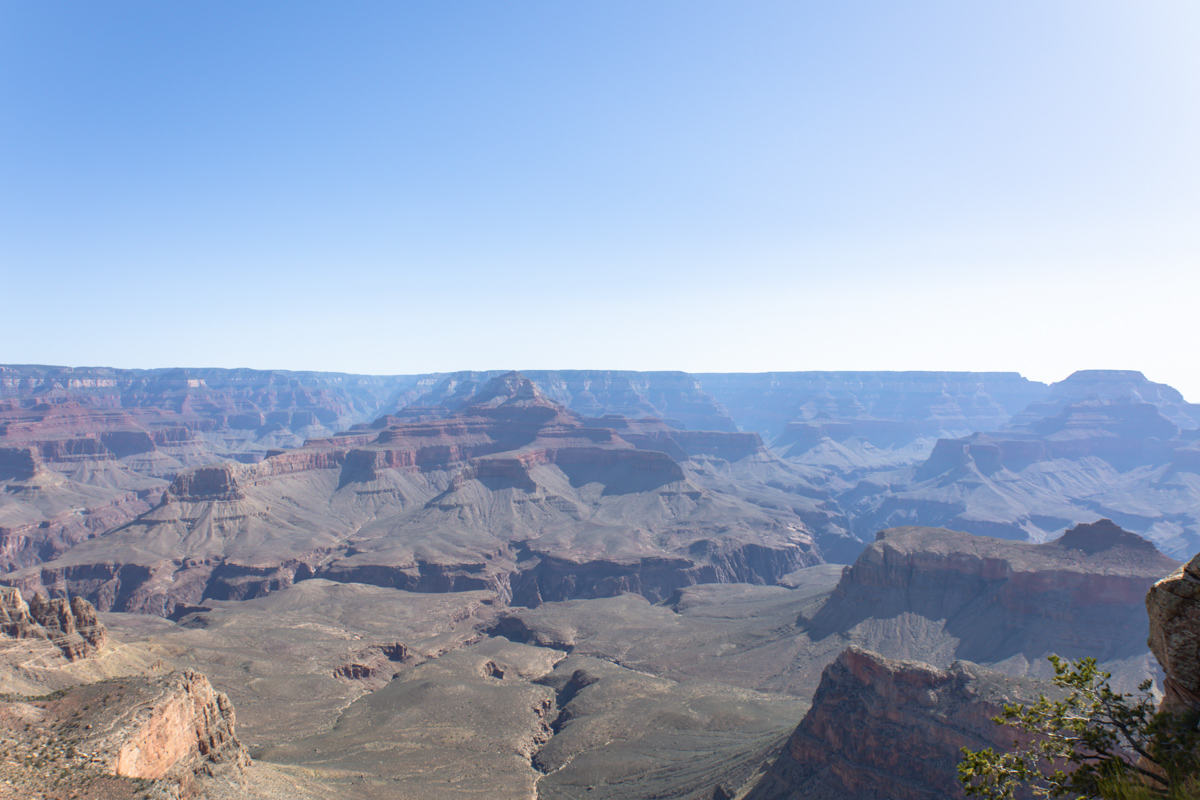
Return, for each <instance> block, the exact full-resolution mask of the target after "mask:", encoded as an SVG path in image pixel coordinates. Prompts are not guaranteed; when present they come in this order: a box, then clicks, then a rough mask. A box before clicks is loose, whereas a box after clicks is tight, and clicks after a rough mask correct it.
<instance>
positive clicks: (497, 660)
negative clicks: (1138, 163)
mask: <svg viewBox="0 0 1200 800" xmlns="http://www.w3.org/2000/svg"><path fill="white" fill-rule="evenodd" d="M1197 448H1200V410H1198V407H1197V406H1194V405H1192V404H1189V403H1186V402H1185V401H1184V400H1183V398H1182V397H1181V396H1180V395H1179V393H1178V392H1175V391H1174V390H1173V389H1171V388H1170V387H1167V386H1164V385H1162V384H1155V383H1153V382H1151V381H1148V380H1147V379H1146V378H1145V377H1144V376H1142V375H1141V374H1140V373H1135V372H1127V371H1085V372H1080V373H1076V374H1074V375H1072V376H1070V377H1069V378H1068V379H1066V380H1064V381H1061V382H1059V383H1056V384H1053V385H1049V386H1047V385H1045V384H1040V383H1037V382H1034V381H1029V380H1026V379H1024V378H1022V377H1021V376H1019V375H1016V374H1013V373H864V372H841V373H832V372H826V373H763V374H753V375H752V374H745V375H737V374H729V375H689V374H687V373H681V372H655V373H634V372H615V371H588V370H577V371H565V370H564V371H523V372H520V373H515V372H507V371H492V372H459V373H441V374H430V375H414V376H354V375H340V374H333V373H286V372H264V371H252V370H217V369H207V370H117V369H107V368H94V369H92V368H65V367H31V366H6V367H0V558H3V568H2V570H0V692H4V693H6V698H8V699H6V700H5V701H4V702H5V703H6V704H8V705H6V706H5V708H6V709H7V710H6V711H5V712H4V713H8V714H10V716H9V717H5V718H4V719H9V720H10V721H11V722H12V724H11V725H8V727H5V728H3V730H4V731H6V733H5V734H4V735H6V736H11V737H12V741H13V742H16V743H18V744H19V746H20V747H22V748H25V749H24V750H22V752H27V753H30V754H32V753H34V752H35V750H36V751H37V752H42V751H45V752H46V753H47V754H48V755H47V756H46V757H47V758H49V757H50V755H53V757H54V758H55V759H60V760H62V759H66V760H65V761H62V762H61V763H63V764H64V768H70V769H74V768H76V766H79V768H83V767H82V766H80V765H76V766H71V765H73V764H76V762H75V761H71V759H72V758H74V756H68V755H67V751H66V749H65V747H63V748H59V749H54V748H50V749H47V748H48V747H49V745H48V744H47V742H49V741H50V740H51V739H54V738H55V737H59V738H61V737H67V736H68V733H67V732H68V727H69V726H70V725H73V724H74V723H81V724H78V725H75V726H74V727H71V728H70V731H72V732H71V733H70V735H71V736H75V732H74V731H75V730H76V728H82V730H84V731H87V730H88V729H87V728H86V727H83V726H84V725H87V724H91V725H92V726H93V728H92V730H96V729H97V724H98V723H97V722H91V723H87V722H84V721H83V720H84V717H85V716H86V715H87V714H91V713H93V709H94V708H96V707H97V702H96V700H97V699H98V698H105V697H116V696H117V695H114V691H115V690H113V688H112V687H113V686H114V685H119V686H122V687H124V688H123V689H122V690H121V691H122V692H123V694H121V695H120V698H121V699H120V702H119V703H116V702H113V703H110V704H108V705H106V704H105V703H103V702H101V703H99V708H109V707H110V706H111V709H110V710H111V713H112V714H115V715H117V716H112V717H103V718H100V717H97V718H96V719H97V720H102V721H101V722H100V723H99V724H102V725H103V726H104V727H105V729H106V730H107V729H112V730H116V729H118V728H119V729H120V730H121V731H123V732H124V733H122V734H121V736H122V737H123V738H120V739H119V740H118V739H112V740H111V741H109V740H106V741H107V742H108V743H107V744H104V745H103V746H101V744H99V743H97V742H96V741H93V740H92V739H88V738H86V737H84V738H81V739H79V740H78V742H77V743H76V750H77V751H86V752H88V753H89V754H90V755H89V758H92V759H94V760H93V761H89V762H88V764H90V765H91V766H87V767H86V768H87V769H89V770H91V772H89V773H88V774H89V775H92V776H93V778H94V779H95V780H98V781H101V783H100V784H97V785H98V786H99V785H104V786H107V787H108V788H107V789H105V791H108V790H109V789H111V790H112V793H113V794H112V796H124V795H121V794H120V792H121V791H124V789H121V788H120V786H124V785H125V784H120V781H121V780H130V781H133V780H137V779H140V780H142V781H148V782H150V783H152V784H153V785H154V787H156V788H155V789H154V791H156V792H162V793H165V794H164V796H180V797H184V796H188V797H190V796H196V797H200V796H208V797H213V798H221V797H226V796H228V797H243V796H244V797H262V798H274V797H300V798H306V797H333V796H337V797H340V798H347V800H353V799H354V798H359V797H361V798H377V797H397V798H400V797H405V798H412V797H429V798H452V797H463V798H466V797H478V796H480V795H487V796H490V797H493V796H494V797H512V798H527V797H528V798H540V799H542V800H544V798H580V797H589V798H604V797H610V798H639V797H645V798H650V797H663V796H669V797H679V798H697V800H698V799H699V798H703V799H704V800H709V799H710V798H724V800H730V799H731V798H734V797H738V798H741V797H749V798H757V799H759V800H768V799H769V798H784V797H789V798H790V797H814V798H820V797H862V798H864V800H865V798H867V797H875V796H888V797H896V798H904V800H910V798H924V797H943V796H947V794H950V795H953V791H954V790H955V789H956V788H957V786H956V784H955V783H954V779H953V775H952V772H953V763H954V760H955V753H956V752H957V747H959V746H961V745H962V744H969V745H970V746H973V747H974V746H980V745H981V744H983V743H986V742H991V741H993V740H994V737H995V731H994V730H993V727H992V726H991V724H990V722H988V720H989V718H990V716H991V715H994V713H995V708H997V707H998V706H997V705H996V704H997V703H1001V702H1005V701H1011V700H1012V699H1021V698H1029V697H1033V696H1036V694H1037V693H1038V692H1041V691H1045V690H1046V687H1047V685H1048V684H1047V679H1048V678H1049V676H1050V672H1049V667H1048V665H1047V663H1046V660H1045V657H1046V656H1047V655H1049V654H1051V653H1058V654H1061V655H1064V656H1069V657H1076V656H1084V655H1091V656H1095V657H1097V658H1098V659H1099V660H1100V662H1101V663H1102V665H1103V667H1104V668H1105V669H1106V670H1108V671H1110V672H1112V673H1113V675H1114V683H1115V684H1116V685H1117V686H1119V687H1121V688H1125V689H1127V690H1128V689H1132V688H1133V687H1134V686H1136V685H1137V684H1138V683H1139V682H1141V681H1142V680H1143V679H1145V678H1152V679H1156V678H1161V677H1162V673H1161V672H1160V671H1159V666H1158V665H1159V664H1161V665H1162V668H1163V669H1165V670H1166V682H1165V684H1164V690H1165V691H1166V696H1167V698H1168V699H1169V700H1170V701H1172V702H1187V701H1189V700H1190V701H1194V698H1195V697H1200V689H1196V688H1195V687H1194V686H1193V685H1192V684H1194V683H1195V680H1194V675H1195V674H1200V673H1196V672H1189V669H1191V667H1190V666H1188V665H1190V664H1192V663H1193V661H1194V660H1195V659H1194V653H1193V652H1192V651H1193V650H1194V641H1195V640H1196V639H1200V636H1198V637H1196V639H1189V638H1188V637H1189V636H1192V635H1193V634H1192V633H1189V631H1192V630H1193V629H1192V627H1191V623H1190V622H1188V621H1189V620H1190V619H1191V617H1189V614H1191V612H1190V611H1188V610H1186V609H1185V608H1184V607H1183V606H1182V605H1181V603H1183V602H1184V601H1183V600H1180V599H1171V598H1184V599H1190V598H1191V597H1192V595H1193V594H1194V592H1192V591H1191V590H1190V589H1188V588H1187V587H1188V586H1190V585H1191V584H1189V583H1188V581H1192V582H1195V581H1196V580H1200V578H1197V577H1196V575H1193V574H1191V573H1188V572H1187V569H1192V570H1193V571H1194V567H1192V566H1191V565H1189V566H1188V567H1186V568H1181V566H1180V561H1182V560H1185V559H1186V558H1189V557H1190V556H1191V555H1192V554H1193V551H1194V550H1195V549H1200V521H1198V520H1197V518H1196V516H1195V514H1196V511H1195V509H1196V508H1197V507H1200V504H1198V503H1194V502H1193V499H1194V498H1195V496H1196V492H1198V491H1200V458H1197V457H1196V456H1195V453H1196V452H1198V450H1197ZM1181 570H1182V571H1181ZM1197 575H1200V573H1197ZM1165 576H1174V577H1173V578H1171V579H1170V580H1171V581H1173V582H1168V583H1166V584H1164V583H1161V582H1160V581H1161V579H1163V578H1164V577H1165ZM1156 582H1158V583H1156ZM1168 585H1169V586H1171V587H1174V588H1171V589H1169V590H1168V589H1164V588H1163V587H1164V586H1168ZM1152 587H1153V588H1152ZM1147 592H1150V596H1151V598H1152V599H1153V598H1155V597H1159V598H1165V599H1162V600H1155V601H1154V603H1157V605H1154V604H1153V603H1152V607H1151V613H1150V617H1149V620H1147V614H1146V605H1145V604H1144V602H1143V598H1145V597H1146V595H1147ZM1164 592H1166V593H1165V594H1164ZM1155 608H1157V609H1160V610H1159V611H1157V612H1156V611H1155V610H1154V609H1155ZM1181 609H1182V610H1181ZM1179 620H1182V621H1184V622H1187V624H1182V623H1180V624H1177V625H1176V627H1175V628H1171V626H1170V624H1168V623H1170V622H1171V621H1179ZM1163 631H1169V632H1168V633H1164V632H1163ZM1148 636H1149V637H1150V641H1151V647H1153V649H1154V653H1155V654H1156V655H1157V657H1158V658H1157V661H1156V659H1155V655H1152V654H1151V650H1150V649H1149V648H1148V647H1147V637H1148ZM1155 637H1158V638H1155ZM1189 648H1191V649H1189ZM113 681H118V682H119V683H117V684H113V683H112V682H113ZM105 692H107V694H105ZM39 698H42V699H39ZM222 698H224V699H222ZM39 703H40V704H41V705H38V704H39ZM85 705H86V706H89V709H88V710H87V712H84V711H83V706H85ZM122 709H123V710H122ZM138 709H153V710H145V711H139V710H138ZM234 709H236V723H237V727H236V733H234ZM126 711H128V712H129V713H128V714H126ZM97 713H98V711H97ZM122 714H125V716H121V715H122ZM118 717H119V718H120V719H119V720H118ZM145 719H156V720H159V721H158V722H154V723H153V724H150V725H149V726H148V727H147V726H145V725H143V726H142V727H137V725H135V724H134V722H135V721H136V720H143V721H144V720H145ZM30 720H34V721H32V722H30ZM2 721H3V719H0V722H2ZM27 722H28V724H30V726H31V727H30V729H29V730H30V731H34V730H36V731H40V733H38V734H37V735H38V736H43V738H42V739H38V740H37V741H38V742H41V744H36V746H35V744H33V743H31V742H32V741H33V740H30V739H27V738H23V737H24V731H25V729H24V727H23V726H24V725H25V724H26V723H27ZM138 724H140V723H138ZM64 726H67V727H64ZM138 731H140V733H139V732H138ZM47 737H48V738H47ZM35 738H36V737H35ZM68 738H69V737H68ZM63 741H66V739H63ZM70 741H72V742H75V739H71V740H70ZM193 743H195V744H194V745H193ZM14 746H16V745H14ZM31 748H32V749H31ZM38 748H40V749H38ZM51 750H52V751H53V753H51ZM121 753H125V755H124V756H120V754H121ZM209 753H211V754H213V758H208V754H209ZM118 756H119V757H118ZM96 759H98V760H96ZM897 759H899V760H897ZM912 761H919V762H920V763H921V764H923V765H924V766H923V767H922V769H923V770H924V771H919V772H912V774H911V775H909V776H908V777H907V778H906V779H905V780H904V781H891V782H890V783H889V780H888V778H889V776H890V775H892V774H893V773H894V772H895V771H896V769H897V764H900V763H909V762H912ZM134 764H136V765H137V766H130V765H134ZM948 770H949V771H948ZM134 772H137V773H138V774H137V775H134ZM18 773H19V774H18ZM122 775H126V777H122ZM947 775H949V776H950V777H949V782H947ZM130 776H132V777H130ZM34 777H36V776H34ZM11 780H13V781H18V780H24V781H30V780H33V778H32V777H31V776H30V775H29V774H28V773H27V772H20V770H18V771H17V773H13V777H12V778H11ZM104 781H116V783H111V785H110V784H108V783H103V782H104ZM13 785H16V784H13ZM23 785H24V784H23ZM29 785H33V784H29ZM132 785H133V784H129V786H132ZM38 786H39V787H40V788H39V789H38V791H43V794H44V796H45V797H57V795H55V794H54V792H55V791H59V789H61V788H62V787H59V788H58V789H56V788H55V787H53V786H50V785H48V784H38ZM114 787H115V788H114ZM31 796H32V795H31ZM64 796H65V795H64ZM97 796H100V795H97ZM130 796H132V795H130Z"/></svg>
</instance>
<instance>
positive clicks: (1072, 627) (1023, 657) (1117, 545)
mask: <svg viewBox="0 0 1200 800" xmlns="http://www.w3.org/2000/svg"><path fill="white" fill-rule="evenodd" d="M1177 563H1178V562H1175V561H1174V560H1172V559H1170V558H1168V557H1166V556H1164V555H1162V554H1161V553H1159V552H1158V551H1156V550H1155V549H1154V546H1153V545H1151V544H1150V543H1149V542H1147V541H1145V540H1144V539H1142V538H1140V537H1138V536H1136V535H1134V534H1130V533H1127V532H1125V531H1123V530H1121V529H1120V528H1118V527H1117V526H1116V525H1114V524H1113V523H1112V522H1110V521H1108V520H1100V521H1099V522H1096V523H1093V524H1088V525H1080V526H1078V527H1076V528H1074V529H1072V530H1071V531H1068V532H1067V533H1066V534H1065V535H1064V536H1063V537H1061V538H1060V539H1058V540H1055V541H1053V542H1048V543H1045V544H1040V545H1033V544H1027V543H1020V542H1010V541H1005V540H1000V539H989V538H987V537H981V536H972V535H970V534H966V533H962V532H957V531H947V530H941V529H930V528H896V529H892V530H888V531H883V532H881V533H880V534H879V537H878V539H877V541H876V542H875V543H874V544H872V545H871V546H870V547H868V548H867V549H866V550H864V551H863V553H862V555H861V556H859V558H858V560H857V561H855V563H854V565H853V566H852V567H849V568H847V569H846V571H845V573H844V575H843V577H842V580H841V582H840V583H839V584H838V588H837V589H836V590H835V592H834V594H833V596H832V597H831V598H830V600H829V601H828V602H827V603H826V604H825V605H824V606H823V607H822V608H821V609H820V610H819V611H817V612H816V613H815V614H813V616H812V617H811V619H810V620H809V623H808V624H809V631H810V635H811V636H813V637H814V638H823V637H826V636H829V635H833V634H834V633H837V632H850V633H851V635H853V636H854V637H855V640H856V641H860V642H862V643H863V644H864V645H865V646H868V647H871V648H872V649H877V650H880V651H881V652H884V653H886V654H888V655H891V656H897V657H905V658H917V659H920V660H923V661H931V662H933V663H935V664H941V665H943V666H944V665H946V664H949V663H951V662H952V661H953V660H956V659H968V660H971V661H975V662H981V663H988V664H996V665H998V667H999V668H1000V669H1002V670H1004V671H1007V672H1011V673H1013V674H1024V673H1025V672H1026V671H1030V670H1032V671H1034V672H1037V671H1038V670H1042V671H1044V669H1045V667H1044V665H1043V664H1042V663H1041V662H1042V661H1043V658H1044V656H1045V655H1047V654H1049V653H1058V654H1060V655H1063V656H1067V657H1084V656H1094V657H1096V658H1098V659H1099V660H1101V661H1102V662H1114V663H1115V662H1121V664H1122V665H1123V666H1121V667H1119V668H1114V671H1115V672H1118V673H1121V672H1122V670H1125V669H1132V671H1131V672H1130V674H1129V675H1122V676H1121V677H1122V679H1128V680H1129V681H1130V682H1132V683H1133V684H1136V683H1137V680H1134V678H1136V677H1137V676H1138V675H1140V674H1141V671H1144V667H1145V664H1144V663H1143V662H1145V659H1146V656H1147V654H1146V649H1145V641H1146V635H1147V632H1148V629H1147V623H1146V615H1145V611H1144V607H1143V598H1144V596H1145V594H1146V591H1147V590H1148V589H1149V588H1150V587H1151V585H1153V584H1154V582H1155V581H1156V580H1157V579H1158V578H1160V577H1161V576H1162V575H1164V574H1166V573H1169V572H1171V571H1172V570H1173V569H1174V568H1175V567H1176V566H1177ZM1135 663H1137V664H1142V666H1139V667H1137V668H1132V666H1131V665H1133V664H1135Z"/></svg>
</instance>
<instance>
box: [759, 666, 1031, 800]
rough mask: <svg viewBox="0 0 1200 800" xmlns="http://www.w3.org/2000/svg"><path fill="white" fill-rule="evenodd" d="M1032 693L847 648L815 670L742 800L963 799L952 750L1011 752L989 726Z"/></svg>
mask: <svg viewBox="0 0 1200 800" xmlns="http://www.w3.org/2000/svg"><path fill="white" fill-rule="evenodd" d="M1040 691H1041V687H1039V686H1038V685H1037V684H1035V683H1034V682H1032V681H1018V680H1014V679H1012V678H1007V677H1005V676H1003V675H1000V674H999V673H995V672H991V671H990V670H986V669H984V668H982V667H979V666H977V665H975V664H971V663H967V662H959V663H956V664H954V665H953V666H952V667H951V668H950V669H947V670H941V669H935V668H933V667H930V666H929V665H927V664H921V663H917V662H909V661H893V660H891V659H887V658H883V657H882V656H879V655H877V654H875V653H871V652H869V651H867V650H862V649H860V648H857V647H851V648H849V649H847V650H846V651H845V652H843V653H842V654H841V655H840V656H838V659H837V660H836V661H835V662H834V663H832V664H830V665H829V666H828V667H826V668H825V672H824V674H823V675H822V676H821V684H820V686H819V687H818V688H817V692H816V695H815V696H814V697H813V704H812V708H811V709H810V710H809V712H808V713H807V714H806V715H805V716H804V719H803V721H801V723H800V724H799V726H797V728H796V730H795V732H794V733H793V734H792V737H791V739H790V740H789V741H788V744H787V746H786V748H785V749H784V752H783V753H782V754H781V755H780V757H779V759H778V760H777V762H776V763H775V764H774V765H773V766H772V768H771V771H770V772H769V774H768V775H767V777H766V778H765V779H764V780H763V781H762V782H761V783H760V784H759V785H758V786H757V787H756V788H755V789H754V790H752V791H751V792H750V793H749V795H747V800H793V799H794V800H800V798H804V799H805V800H834V798H837V799H838V800H876V799H877V798H889V800H944V798H961V797H963V796H964V795H963V791H962V786H961V784H960V783H959V780H958V772H957V765H958V762H959V761H960V760H961V758H962V753H961V752H960V751H961V748H963V747H969V748H971V749H972V750H979V749H983V748H985V747H993V748H998V749H1006V748H1008V747H1011V745H1012V741H1013V735H1014V734H1013V730H1012V729H1011V728H1007V727H1003V726H998V725H996V724H995V723H993V722H992V718H993V717H995V716H996V715H997V714H999V713H1000V712H1001V710H1002V709H1003V706H1004V704H1005V703H1009V702H1015V701H1026V700H1029V699H1031V698H1033V697H1035V696H1036V695H1037V694H1038V693H1039V692H1040Z"/></svg>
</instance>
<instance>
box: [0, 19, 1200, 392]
mask: <svg viewBox="0 0 1200 800" xmlns="http://www.w3.org/2000/svg"><path fill="white" fill-rule="evenodd" d="M1197 41H1200V6H1198V5H1197V4H1195V3H1194V2H1191V1H1190V0H1188V2H1182V1H1181V2H1155V1H1154V0H1148V1H1147V2H1142V3H1137V4H1133V3H1128V2H1108V1H1107V0H1088V1H1086V2H1085V1H1083V0H1080V1H1079V2H1053V1H1048V0H1041V1H1040V2H1022V1H1021V0H1017V1H1016V2H1006V3H962V2H950V1H947V2H926V1H923V0H916V2H911V3H892V2H886V3H885V2H845V3H817V2H802V3H797V2H786V3H785V2H743V3H737V4H733V3H715V2H704V1H703V0H689V1H688V2H668V1H666V0H663V1H662V2H651V3H647V2H618V1H616V0H608V1H607V2H569V3H566V2H559V3H550V2H538V3H535V2H518V1H514V2H482V1H481V2H438V3H416V2H386V3H382V2H381V3H342V4H332V3H306V2H286V3H283V2H281V3H267V2H258V3H241V2H237V3H235V2H212V1H209V2H204V3H185V2H163V1H161V0H156V1H155V2H150V1H149V0H147V1H146V2H139V3H122V2H105V3H92V2H49V3H48V2H33V0H28V1H25V0H5V2H2V3H0V293H2V295H0V298H2V299H0V302H2V308H3V313H2V314H0V337H2V338H0V341H3V343H4V344H3V347H2V348H0V361H2V362H9V363H13V362H16V363H28V362H40V363H59V364H73V365H84V364H106V365H114V366H128V367H150V366H230V367H232V366H252V367H277V368H288V369H328V370H342V371H353V372H372V373H400V372H425V371H435V370H436V371H444V370H453V369H470V368H509V367H516V368H531V369H532V368H588V367H591V368H614V369H615V368H625V369H685V370H691V371H756V370H771V369H775V370H785V369H797V370H800V369H978V370H1017V371H1020V372H1022V373H1023V374H1026V375H1028V376H1029V377H1032V378H1037V379H1040V380H1047V381H1050V380H1058V379H1061V378H1062V377H1065V375H1066V374H1067V373H1069V372H1071V371H1072V370H1074V369H1089V368H1103V367H1111V368H1125V369H1141V370H1143V371H1144V372H1146V374H1147V375H1148V376H1149V377H1151V378H1153V379H1155V380H1160V381H1164V382H1167V383H1171V384H1172V385H1175V386H1176V387H1178V388H1180V389H1181V390H1182V391H1184V393H1185V395H1187V396H1188V397H1189V399H1192V400H1196V401H1200V370H1197V368H1196V364H1197V359H1196V358H1195V357H1194V355H1193V353H1192V348H1193V346H1194V344H1193V343H1194V342H1195V340H1196V332H1195V329H1196V307H1197V301H1200V224H1197V221H1198V220H1200V152H1198V148H1197V146H1196V142H1198V141H1200V103H1198V102H1197V98H1200V48H1198V47H1196V42H1197Z"/></svg>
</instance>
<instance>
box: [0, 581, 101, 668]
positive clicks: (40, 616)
mask: <svg viewBox="0 0 1200 800" xmlns="http://www.w3.org/2000/svg"><path fill="white" fill-rule="evenodd" d="M0 634H3V635H4V636H5V637H8V638H10V639H15V640H20V639H45V640H47V641H49V642H51V643H52V644H54V646H55V647H57V648H58V649H59V650H60V651H62V654H63V655H64V656H65V657H66V659H67V660H68V661H78V660H80V659H82V658H87V657H88V656H90V655H93V654H94V653H96V652H97V651H99V650H100V649H101V648H103V647H104V645H105V643H106V642H107V641H108V633H107V631H106V629H105V627H104V625H103V623H101V622H100V620H99V618H98V617H97V616H96V609H95V608H94V607H93V606H92V604H91V603H89V602H88V601H87V600H85V599H83V598H82V597H72V598H71V599H70V600H68V599H66V598H65V597H58V598H54V599H53V600H47V599H46V598H45V597H44V596H42V595H40V594H36V595H34V596H33V599H32V600H31V601H30V602H29V603H28V604H26V603H25V600H24V599H23V598H22V597H21V594H20V592H19V591H17V590H16V589H15V588H12V587H7V586H3V587H0Z"/></svg>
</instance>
